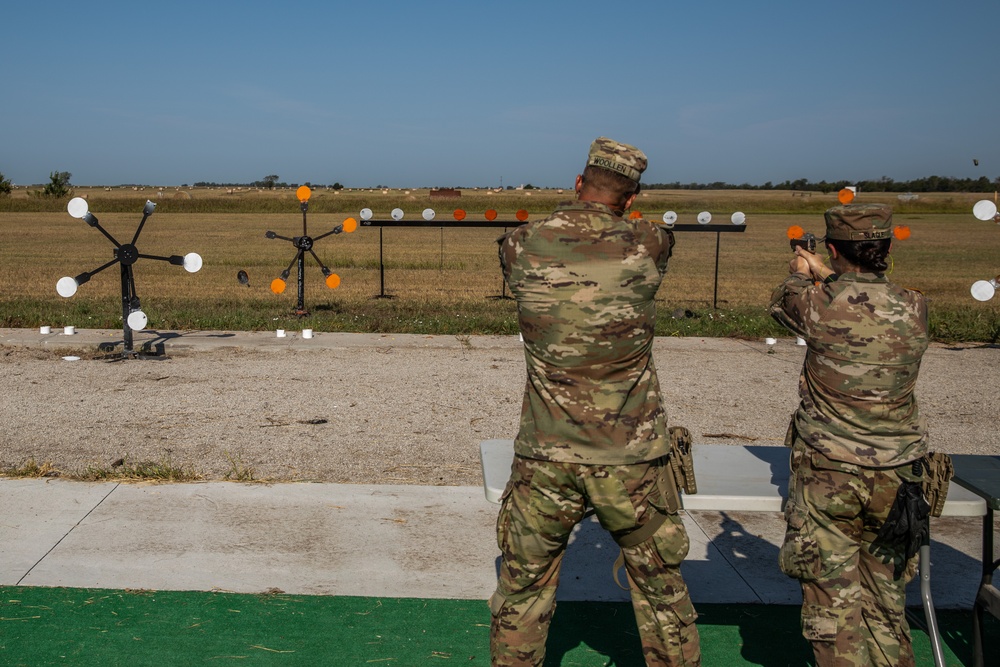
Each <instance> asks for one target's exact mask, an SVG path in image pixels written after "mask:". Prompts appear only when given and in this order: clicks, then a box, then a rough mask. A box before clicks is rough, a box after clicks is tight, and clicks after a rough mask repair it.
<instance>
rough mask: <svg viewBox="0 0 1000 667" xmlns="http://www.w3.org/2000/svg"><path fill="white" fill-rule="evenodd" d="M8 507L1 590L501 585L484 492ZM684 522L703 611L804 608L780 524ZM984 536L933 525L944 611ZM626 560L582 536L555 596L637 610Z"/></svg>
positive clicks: (60, 487)
mask: <svg viewBox="0 0 1000 667" xmlns="http://www.w3.org/2000/svg"><path fill="white" fill-rule="evenodd" d="M0 503H2V506H3V507H4V511H3V513H2V518H0V585H23V586H72V587H84V588H141V589H161V590H162V589H167V590H206V591H210V590H220V591H233V592H242V593H259V592H264V591H274V590H280V591H284V592H286V593H290V594H315V595H358V596H388V597H427V598H462V599H483V600H485V599H486V598H487V597H489V595H490V593H491V592H492V590H493V586H494V582H495V576H496V558H497V556H498V550H497V548H496V545H495V541H494V532H493V522H494V520H495V517H496V509H497V506H496V505H494V504H491V503H489V502H487V501H486V499H485V496H484V493H483V490H482V488H480V487H433V486H411V485H400V486H364V485H351V484H316V483H283V484H243V483H235V482H206V483H183V484H148V483H140V484H133V483H130V484H122V483H116V482H105V483H92V482H74V481H67V480H60V479H2V480H0ZM685 523H686V525H687V528H688V532H689V535H690V537H691V553H690V555H689V557H688V560H687V561H686V562H685V563H684V566H683V569H684V574H685V577H686V578H687V581H688V584H689V586H690V588H691V591H692V596H693V598H694V600H695V602H713V603H716V602H732V603H767V604H798V602H799V592H798V586H797V584H796V583H795V582H793V581H791V580H789V579H788V578H786V577H785V576H784V575H782V574H781V573H780V572H779V571H778V568H777V551H778V545H779V544H780V541H781V537H782V534H783V530H784V524H783V521H782V518H781V515H780V514H779V513H777V512H764V513H750V512H730V513H721V512H708V511H693V512H689V513H688V514H687V516H686V517H685ZM980 527H981V521H980V520H979V519H978V518H941V519H935V520H934V521H933V524H932V535H933V543H932V562H933V569H932V587H933V595H934V601H935V605H936V606H937V607H938V608H952V609H967V608H970V607H971V604H972V600H973V598H974V595H975V590H976V586H977V582H978V571H979V549H980ZM616 556H617V549H616V547H615V545H614V543H613V542H612V541H611V540H610V539H609V538H608V537H607V536H606V534H604V532H603V531H602V530H601V529H600V527H599V526H598V525H597V524H596V523H593V522H591V521H588V522H585V523H584V524H582V525H581V526H580V527H579V528H578V529H577V532H576V534H575V536H574V540H573V543H572V544H571V546H570V549H569V551H568V553H567V556H566V561H565V566H564V570H563V574H562V581H561V588H560V599H564V600H627V599H628V597H627V594H626V593H625V591H622V590H620V589H619V588H617V586H616V585H615V584H614V583H613V580H612V567H613V562H614V560H615V557H616ZM910 601H911V604H918V603H919V598H918V597H917V594H916V590H915V589H912V590H911V596H910Z"/></svg>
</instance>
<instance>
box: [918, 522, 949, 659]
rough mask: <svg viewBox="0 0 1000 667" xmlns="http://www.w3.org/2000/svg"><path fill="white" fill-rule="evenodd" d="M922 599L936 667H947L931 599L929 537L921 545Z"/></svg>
mask: <svg viewBox="0 0 1000 667" xmlns="http://www.w3.org/2000/svg"><path fill="white" fill-rule="evenodd" d="M919 558H920V598H921V599H922V601H923V605H924V619H925V620H926V622H927V635H928V636H929V637H930V638H931V651H932V652H933V654H934V666H935V667H945V664H944V649H942V648H941V635H940V633H939V632H938V624H937V615H936V614H935V612H934V600H933V599H932V598H931V545H930V538H929V537H928V539H927V541H926V543H925V544H922V545H920V556H919Z"/></svg>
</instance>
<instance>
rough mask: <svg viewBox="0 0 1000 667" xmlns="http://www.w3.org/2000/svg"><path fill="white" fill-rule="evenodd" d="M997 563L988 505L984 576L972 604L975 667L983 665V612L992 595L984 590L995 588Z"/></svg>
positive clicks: (984, 543) (984, 542)
mask: <svg viewBox="0 0 1000 667" xmlns="http://www.w3.org/2000/svg"><path fill="white" fill-rule="evenodd" d="M994 569H995V564H994V561H993V508H992V507H990V506H989V504H987V505H986V514H984V515H983V576H982V579H980V582H979V590H978V591H977V592H976V601H975V603H974V604H973V605H972V664H973V666H974V667H983V664H984V659H985V658H984V657H983V612H984V611H985V610H986V604H987V603H988V602H989V598H990V595H989V594H988V593H987V594H985V595H984V591H990V590H992V589H993V571H994Z"/></svg>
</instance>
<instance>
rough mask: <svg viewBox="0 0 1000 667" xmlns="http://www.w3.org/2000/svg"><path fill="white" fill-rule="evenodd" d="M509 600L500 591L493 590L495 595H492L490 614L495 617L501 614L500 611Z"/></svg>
mask: <svg viewBox="0 0 1000 667" xmlns="http://www.w3.org/2000/svg"><path fill="white" fill-rule="evenodd" d="M506 602H507V598H506V597H505V596H504V594H503V593H501V592H500V591H493V595H491V596H490V614H492V615H493V616H494V617H496V616H499V615H500V611H501V610H502V609H503V606H504V604H505V603H506Z"/></svg>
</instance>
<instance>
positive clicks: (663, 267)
mask: <svg viewBox="0 0 1000 667" xmlns="http://www.w3.org/2000/svg"><path fill="white" fill-rule="evenodd" d="M654 227H656V234H657V236H658V237H659V239H660V252H659V253H657V255H656V268H657V269H659V271H660V276H662V275H663V274H664V273H666V272H667V261H668V260H669V259H670V257H671V256H672V255H673V254H674V243H675V240H674V233H673V232H672V231H670V230H669V229H667V228H666V227H661V226H659V225H654Z"/></svg>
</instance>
